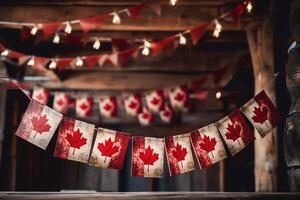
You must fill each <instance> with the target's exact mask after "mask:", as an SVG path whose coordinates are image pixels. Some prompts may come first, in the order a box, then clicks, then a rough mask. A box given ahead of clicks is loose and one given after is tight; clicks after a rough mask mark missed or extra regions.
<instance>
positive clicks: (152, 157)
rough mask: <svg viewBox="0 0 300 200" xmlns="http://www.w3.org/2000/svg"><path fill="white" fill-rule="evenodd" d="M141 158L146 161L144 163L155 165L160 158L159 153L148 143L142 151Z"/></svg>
mask: <svg viewBox="0 0 300 200" xmlns="http://www.w3.org/2000/svg"><path fill="white" fill-rule="evenodd" d="M139 157H140V159H141V160H142V161H143V162H144V165H148V172H149V165H153V164H154V163H155V162H156V161H157V160H158V154H157V153H154V152H153V149H152V148H151V147H150V145H148V147H147V148H146V149H145V151H144V152H140V154H139Z"/></svg>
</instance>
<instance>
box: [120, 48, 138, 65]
mask: <svg viewBox="0 0 300 200" xmlns="http://www.w3.org/2000/svg"><path fill="white" fill-rule="evenodd" d="M137 50H138V49H137V48H130V49H126V50H124V51H120V52H119V63H120V64H121V65H123V64H125V63H126V62H127V60H128V59H129V58H130V57H131V56H133V55H134V54H135V53H136V52H137Z"/></svg>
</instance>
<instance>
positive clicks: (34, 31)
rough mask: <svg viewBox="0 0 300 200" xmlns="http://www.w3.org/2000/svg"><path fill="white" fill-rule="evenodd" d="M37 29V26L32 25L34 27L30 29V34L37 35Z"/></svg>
mask: <svg viewBox="0 0 300 200" xmlns="http://www.w3.org/2000/svg"><path fill="white" fill-rule="evenodd" d="M38 29H39V28H38V27H37V25H34V27H32V29H31V30H30V34H31V35H35V34H36V33H37V31H38Z"/></svg>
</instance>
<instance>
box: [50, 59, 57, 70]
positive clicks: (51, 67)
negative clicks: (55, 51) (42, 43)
mask: <svg viewBox="0 0 300 200" xmlns="http://www.w3.org/2000/svg"><path fill="white" fill-rule="evenodd" d="M56 67H57V62H56V60H55V59H51V62H50V64H49V69H56Z"/></svg>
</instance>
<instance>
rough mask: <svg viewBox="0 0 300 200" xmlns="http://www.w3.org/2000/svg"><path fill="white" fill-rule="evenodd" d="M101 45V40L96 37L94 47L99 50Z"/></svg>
mask: <svg viewBox="0 0 300 200" xmlns="http://www.w3.org/2000/svg"><path fill="white" fill-rule="evenodd" d="M100 46H101V43H100V40H99V39H96V40H95V42H94V44H93V48H94V49H96V50H98V49H100Z"/></svg>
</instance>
